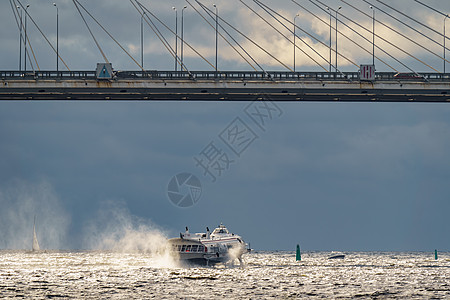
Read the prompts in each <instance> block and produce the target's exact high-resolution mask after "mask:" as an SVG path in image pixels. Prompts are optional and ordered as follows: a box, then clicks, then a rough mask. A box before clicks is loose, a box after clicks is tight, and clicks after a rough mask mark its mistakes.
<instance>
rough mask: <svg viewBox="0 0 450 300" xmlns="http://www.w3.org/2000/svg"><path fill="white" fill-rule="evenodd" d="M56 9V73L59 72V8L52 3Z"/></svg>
mask: <svg viewBox="0 0 450 300" xmlns="http://www.w3.org/2000/svg"><path fill="white" fill-rule="evenodd" d="M53 6H54V7H56V72H58V71H59V8H58V6H57V5H56V3H53Z"/></svg>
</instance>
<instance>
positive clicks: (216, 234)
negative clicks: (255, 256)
mask: <svg viewBox="0 0 450 300" xmlns="http://www.w3.org/2000/svg"><path fill="white" fill-rule="evenodd" d="M169 244H170V247H171V253H172V254H173V255H174V256H175V257H176V258H178V259H180V260H181V261H186V262H190V263H195V264H206V265H209V264H215V263H225V262H228V261H231V260H234V259H238V260H239V262H240V263H241V264H242V255H243V254H244V253H247V252H248V249H247V244H246V243H245V242H244V240H243V239H242V238H241V237H240V236H239V235H236V234H234V233H230V232H229V231H228V229H227V228H226V227H225V226H224V225H223V224H220V226H219V227H217V228H216V229H214V231H213V232H212V233H210V231H209V228H208V227H207V228H206V233H194V234H191V233H189V229H188V228H187V227H186V231H185V233H180V237H179V238H173V239H170V240H169Z"/></svg>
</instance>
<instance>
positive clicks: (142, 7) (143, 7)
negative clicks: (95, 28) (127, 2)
mask: <svg viewBox="0 0 450 300" xmlns="http://www.w3.org/2000/svg"><path fill="white" fill-rule="evenodd" d="M134 1H136V3H137V4H138V5H139V6H140V7H141V9H143V10H145V11H147V12H148V13H149V14H150V15H151V16H152V17H153V18H155V19H156V20H157V21H158V22H159V23H160V24H161V25H163V26H164V27H165V28H166V29H167V30H168V31H170V32H171V33H172V34H173V35H175V36H177V35H176V33H175V32H174V31H173V30H172V29H171V28H170V27H169V26H167V25H166V24H165V23H164V22H163V21H161V19H159V18H158V17H157V16H156V15H155V14H154V13H152V12H151V11H150V10H149V9H148V8H147V7H145V6H144V5H142V4H141V3H140V2H139V1H138V0H134ZM149 19H150V18H149ZM185 44H186V46H188V47H189V48H190V49H191V50H192V51H194V52H195V53H196V54H197V55H198V56H199V57H200V58H202V59H203V60H204V61H205V62H206V63H208V64H209V65H210V66H211V67H212V68H213V69H215V67H214V65H213V64H212V63H211V62H210V61H208V60H207V59H206V58H205V57H204V56H203V55H202V54H201V53H200V52H198V51H197V50H196V49H195V48H194V47H192V46H191V45H190V44H189V43H188V42H185ZM169 48H172V47H171V46H170V45H169ZM169 52H170V54H171V55H172V56H173V57H176V56H175V51H173V49H172V51H169ZM176 58H177V60H178V59H179V58H178V57H176Z"/></svg>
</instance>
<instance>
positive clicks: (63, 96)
mask: <svg viewBox="0 0 450 300" xmlns="http://www.w3.org/2000/svg"><path fill="white" fill-rule="evenodd" d="M0 100H122V101H125V100H134V101H138V100H143V101H151V100H153V101H254V100H271V101H343V102H450V95H447V92H446V91H442V90H428V89H426V90H385V89H384V90H375V89H339V90H338V89H325V88H322V89H304V88H300V89H298V88H297V89H295V88H290V89H282V90H280V89H276V88H265V89H262V88H242V89H238V88H233V89H230V88H201V89H199V88H49V87H47V88H45V89H44V88H40V89H33V88H21V89H11V90H9V89H1V90H0Z"/></svg>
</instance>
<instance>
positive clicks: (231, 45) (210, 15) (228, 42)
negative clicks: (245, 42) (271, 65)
mask: <svg viewBox="0 0 450 300" xmlns="http://www.w3.org/2000/svg"><path fill="white" fill-rule="evenodd" d="M186 2H188V3H189V1H186ZM196 2H198V1H196ZM189 5H191V7H192V8H193V9H194V10H195V12H197V13H198V14H199V15H200V17H202V18H203V20H205V22H206V23H208V25H209V26H211V28H213V29H215V27H214V25H213V24H211V22H209V21H208V20H207V19H206V18H205V17H204V16H203V15H202V14H201V13H200V12H199V11H198V10H197V9H196V8H195V7H194V6H192V4H191V3H189ZM199 5H200V6H201V8H202V9H203V10H204V11H205V12H206V13H207V14H208V16H209V17H210V18H212V19H214V16H213V15H212V14H211V13H210V12H209V11H208V10H207V8H206V7H204V6H203V4H200V3H199ZM219 26H220V28H221V29H222V30H223V31H224V32H225V33H226V34H227V35H228V36H229V37H230V38H231V39H232V40H233V42H235V43H236V44H237V45H238V46H239V48H241V50H242V51H243V52H244V53H245V54H247V55H248V56H249V57H250V59H251V60H253V62H254V63H255V64H256V65H257V66H258V67H259V68H260V69H261V70H262V71H263V72H264V69H263V68H262V67H261V66H260V65H259V64H258V62H257V61H256V60H254V59H253V57H252V56H251V55H250V54H249V53H248V52H247V51H246V50H245V49H244V48H243V47H242V46H241V44H239V42H238V41H236V39H234V38H233V36H231V34H230V33H229V32H228V31H227V30H226V29H225V28H224V27H223V26H222V25H221V24H219ZM218 34H219V35H220V36H221V37H222V38H223V39H224V40H225V41H226V42H227V44H228V45H229V46H230V47H231V48H233V50H234V51H236V53H237V54H239V56H240V57H241V58H242V59H243V60H244V61H245V62H246V63H247V64H248V65H249V66H250V67H252V69H253V70H255V71H257V70H256V68H255V67H254V66H253V65H252V64H251V63H250V62H249V61H248V59H247V58H245V57H244V55H242V53H241V52H239V51H238V50H237V49H236V47H235V46H234V45H233V44H231V42H230V41H228V39H227V38H226V37H224V36H223V35H222V34H221V33H220V32H218Z"/></svg>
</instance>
